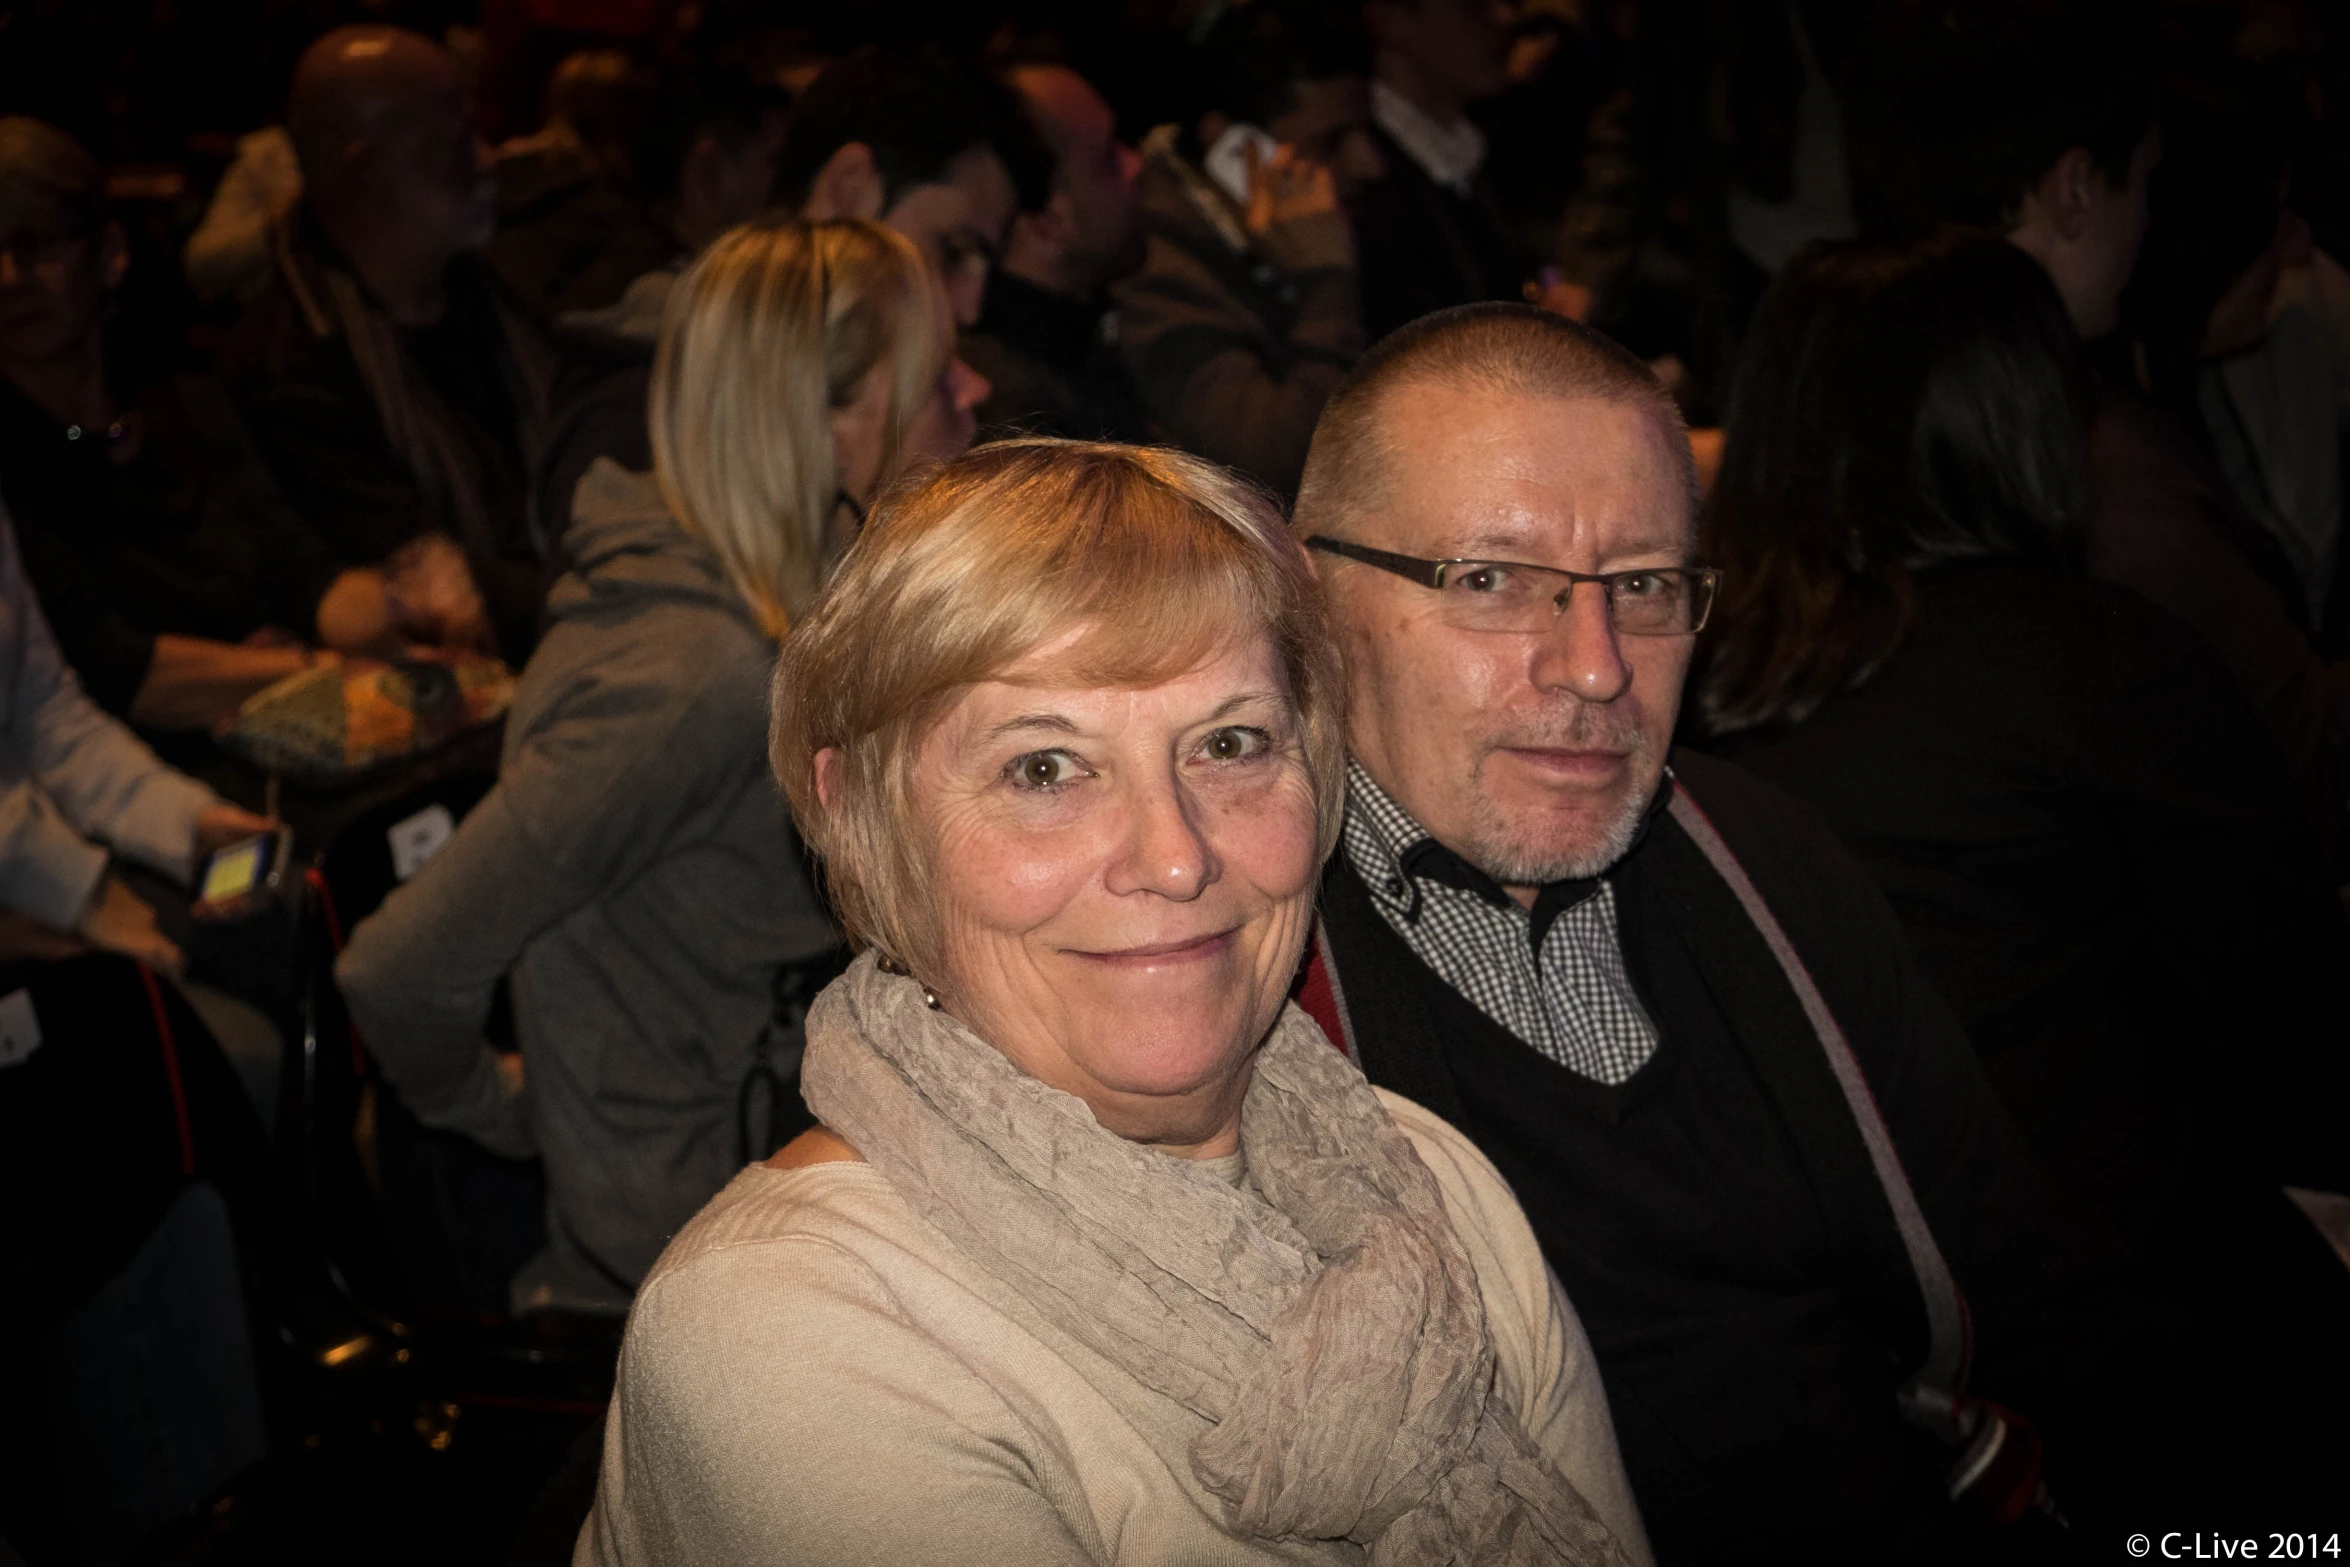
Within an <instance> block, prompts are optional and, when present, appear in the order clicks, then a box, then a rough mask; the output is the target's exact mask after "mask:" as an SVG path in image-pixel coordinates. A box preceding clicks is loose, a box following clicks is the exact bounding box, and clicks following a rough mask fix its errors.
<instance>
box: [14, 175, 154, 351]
mask: <svg viewBox="0 0 2350 1567" xmlns="http://www.w3.org/2000/svg"><path fill="white" fill-rule="evenodd" d="M8 184H9V182H8V181H7V179H6V175H5V171H0V362H13V363H18V364H37V363H41V362H44V361H47V360H52V359H56V358H59V357H61V356H63V355H65V354H69V353H72V352H73V351H74V350H75V349H77V348H79V347H80V346H81V345H82V343H83V342H84V340H85V339H86V338H87V337H88V336H89V334H90V333H91V332H92V331H93V330H94V329H95V328H96V327H97V325H98V318H99V313H100V311H101V310H102V309H103V308H104V307H105V303H106V291H107V290H108V289H109V288H110V287H112V286H113V285H114V284H116V283H119V282H120V281H121V280H122V275H123V273H124V271H125V270H126V269H127V267H128V265H129V258H130V247H129V243H128V242H127V241H126V240H125V239H124V237H123V232H122V228H121V225H119V224H114V223H107V224H94V223H90V222H88V221H86V220H80V221H77V220H76V218H75V217H74V216H73V215H72V214H70V213H67V212H64V211H61V210H59V209H58V207H57V206H56V205H55V204H54V203H51V202H43V201H27V200H15V199H11V198H12V197H13V196H14V194H15V193H14V192H13V191H11V190H10V189H9V188H8Z"/></svg>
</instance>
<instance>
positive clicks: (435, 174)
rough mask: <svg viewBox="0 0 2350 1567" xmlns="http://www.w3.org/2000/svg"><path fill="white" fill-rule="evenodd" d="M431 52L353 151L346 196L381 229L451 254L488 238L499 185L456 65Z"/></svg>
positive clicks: (494, 218) (494, 219) (493, 223)
mask: <svg viewBox="0 0 2350 1567" xmlns="http://www.w3.org/2000/svg"><path fill="white" fill-rule="evenodd" d="M428 47H429V46H428ZM433 52H434V54H435V55H437V56H439V58H438V60H437V61H436V62H434V64H433V65H432V66H431V67H430V72H429V76H428V77H427V79H426V80H425V81H423V82H420V83H419V84H418V85H417V90H416V92H415V96H414V98H413V100H412V101H411V102H410V103H409V104H408V105H406V106H405V107H403V108H402V109H401V110H399V111H397V112H395V113H393V114H391V115H389V116H387V117H386V120H385V123H384V125H383V128H382V130H381V131H380V132H379V133H378V134H377V135H376V136H374V137H371V138H370V139H369V140H368V141H367V142H366V143H365V144H363V145H362V147H361V148H360V149H359V150H358V151H357V152H356V154H355V156H354V160H353V174H354V177H355V182H356V188H355V189H354V191H353V192H352V195H353V197H354V198H355V199H357V200H360V201H364V202H366V203H367V204H368V205H369V206H370V207H371V208H373V209H374V212H375V215H376V220H377V222H378V223H379V224H380V225H381V226H382V227H383V228H384V229H386V230H388V231H390V232H394V233H406V234H409V235H413V236H417V237H418V238H419V239H424V240H429V241H430V245H429V248H433V249H439V250H443V251H445V252H446V253H448V254H450V255H455V254H458V253H460V252H463V251H468V250H478V249H480V248H481V247H482V246H483V245H486V244H488V243H489V240H490V235H491V234H492V232H494V231H495V229H496V227H497V222H498V190H497V186H496V184H495V183H494V182H493V180H492V178H491V172H490V170H491V153H490V148H489V145H488V144H487V143H486V142H484V141H483V140H482V139H481V138H480V137H479V136H477V135H475V134H474V131H473V119H472V113H471V104H470V103H469V101H468V98H467V95H466V93H465V92H464V90H463V88H462V86H461V85H460V83H459V81H458V79H457V73H456V68H455V65H454V63H453V62H451V61H450V60H449V59H448V57H447V55H446V54H445V53H444V52H442V51H440V50H438V49H435V50H434V51H433Z"/></svg>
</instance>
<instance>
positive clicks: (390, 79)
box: [222, 26, 553, 663]
mask: <svg viewBox="0 0 2350 1567" xmlns="http://www.w3.org/2000/svg"><path fill="white" fill-rule="evenodd" d="M286 121H287V128H288V130H289V132H290V133H291V134H292V137H293V142H294V150H295V152H296V153H297V155H298V156H299V157H300V160H301V165H302V180H303V196H302V202H301V205H300V206H299V207H298V208H296V210H295V212H294V214H293V217H292V221H291V222H290V224H289V225H288V232H287V233H286V234H285V235H284V236H283V238H284V241H285V243H284V244H283V245H281V246H280V247H279V248H278V257H277V263H278V264H277V275H276V276H275V277H274V278H273V279H272V280H271V282H270V285H269V287H268V289H267V290H266V291H265V292H264V293H263V294H262V295H261V297H260V298H259V299H257V300H256V301H255V302H254V304H253V306H252V307H251V309H250V310H249V311H248V312H247V314H246V316H245V319H244V320H243V322H241V323H240V325H239V327H238V330H237V333H236V336H235V337H234V338H233V339H232V340H231V342H230V344H229V346H228V349H227V351H226V352H225V354H224V355H223V363H222V370H223V374H224V377H225V378H226V379H227V380H228V381H229V383H230V387H231V390H232V392H233V393H234V394H235V396H236V399H237V401H238V403H239V405H240V408H241V411H242V412H243V414H244V416H245V420H246V423H247V424H248V425H249V426H250V427H251V429H252V433H253V439H254V442H255V444H256V445H258V446H259V447H260V449H261V454H262V457H263V459H264V460H265V461H266V462H267V463H268V465H269V467H270V469H271V471H272V472H273V473H274V474H275V475H276V477H277V480H278V483H279V485H280V486H281V487H282V488H283V489H284V490H285V492H286V497H287V499H289V500H290V501H292V502H293V503H294V506H295V509H296V510H298V511H300V512H301V513H302V514H303V515H304V516H305V517H307V518H308V519H309V520H310V521H311V524H312V525H313V526H314V527H316V528H317V529H318V530H319V532H320V534H321V535H322V536H323V537H324V538H325V540H326V542H327V545H328V548H329V549H330V550H331V551H332V552H333V554H334V555H335V557H336V559H337V561H338V563H339V564H342V565H346V566H368V565H374V564H376V563H378V562H381V561H385V560H387V559H390V560H391V561H392V562H393V563H394V564H395V566H396V567H397V568H398V575H399V577H400V580H401V581H402V582H403V583H405V584H406V585H407V587H406V591H407V593H408V594H409V595H411V596H421V597H423V598H425V599H429V600H431V601H432V604H433V607H434V608H435V609H436V610H437V613H435V614H433V615H432V616H431V617H430V618H433V619H436V620H439V621H442V622H444V623H446V624H447V625H448V626H449V629H450V633H451V640H456V639H457V637H458V635H459V634H460V633H463V632H465V631H468V630H470V631H471V632H472V633H474V634H477V635H479V634H486V633H487V632H491V631H494V632H495V634H496V638H497V641H498V643H499V645H500V647H501V648H502V649H503V651H504V652H505V653H506V654H507V656H508V657H509V658H511V659H513V660H514V661H515V662H517V663H519V662H520V661H521V659H522V658H523V657H524V656H525V655H527V654H528V653H529V651H530V647H531V644H532V643H533V642H534V641H536V640H537V634H538V616H539V608H540V604H541V601H542V600H543V599H544V597H545V590H546V586H547V583H548V581H549V580H550V576H551V569H552V565H553V558H552V550H551V547H550V544H549V540H548V536H547V533H546V530H545V529H544V527H543V526H542V525H541V520H540V519H538V518H537V517H536V516H534V515H533V514H532V511H531V508H530V506H529V502H528V495H529V487H528V485H527V483H526V482H525V481H526V476H527V474H528V473H529V472H530V469H531V466H532V464H533V462H534V461H535V459H536V449H537V447H538V446H539V445H540V443H541V441H542V440H543V431H544V427H545V413H544V405H545V402H546V399H547V397H548V395H549V393H548V388H549V384H550V380H551V376H552V364H551V360H550V358H549V356H548V353H547V350H546V348H545V346H544V344H543V343H542V342H541V341H540V340H539V338H538V336H537V334H536V333H535V332H534V331H533V330H532V329H531V328H530V327H529V326H528V325H527V324H526V323H525V322H524V321H523V320H522V319H521V317H520V315H519V314H518V313H517V312H516V311H515V310H513V309H512V308H510V306H509V304H508V302H507V301H506V299H505V297H504V296H503V294H502V293H501V292H500V291H499V289H498V288H497V286H496V285H495V283H494V282H493V281H492V279H491V278H490V275H489V272H488V269H487V268H486V267H485V266H484V265H483V264H482V263H481V261H480V260H479V258H478V257H477V256H476V255H475V254H474V252H476V251H478V250H479V249H480V248H481V246H482V245H483V244H484V243H485V242H486V241H487V240H488V239H489V237H490V232H491V229H492V227H493V226H494V225H495V222H496V219H497V192H496V189H495V187H494V186H493V185H492V184H491V183H490V174H489V149H488V148H487V147H485V146H483V145H482V143H481V141H480V140H479V138H477V137H476V136H475V135H474V133H473V126H472V120H471V117H470V104H469V100H468V96H467V93H466V91H465V86H464V83H463V81H462V79H461V77H460V74H459V72H458V69H457V64H456V61H455V60H454V59H452V58H451V57H450V55H449V53H448V51H447V50H445V49H443V48H442V47H441V46H440V45H438V44H436V43H434V42H433V41H432V40H431V39H429V38H425V37H422V36H420V35H418V34H416V33H412V32H408V31H406V30H404V29H401V28H397V27H375V26H368V27H343V28H337V29H336V30H335V31H333V32H331V33H328V34H327V35H326V36H325V37H323V38H321V39H320V40H319V41H318V42H317V43H315V44H313V45H311V46H310V48H309V50H308V51H306V52H305V53H304V54H303V56H302V59H301V63H300V64H299V65H298V66H297V67H296V69H295V72H294V83H293V90H292V93H291V96H290V98H289V101H288V105H287V114H286ZM450 541H454V542H455V544H456V545H458V546H461V547H462V554H461V555H460V554H459V552H458V551H457V550H454V549H451V548H449V543H450ZM436 563H438V565H437V566H436ZM468 567H470V574H469V572H468ZM475 581H478V582H479V584H480V593H479V596H476V594H475V591H474V586H473V584H474V582H475ZM484 600H486V603H487V616H486V619H485V618H484V614H483V605H484ZM411 607H415V606H413V605H412V606H411Z"/></svg>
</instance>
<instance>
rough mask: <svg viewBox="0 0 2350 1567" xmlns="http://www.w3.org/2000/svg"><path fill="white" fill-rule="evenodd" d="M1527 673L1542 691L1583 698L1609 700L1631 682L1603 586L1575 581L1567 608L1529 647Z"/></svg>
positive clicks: (1627, 665)
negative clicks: (1531, 661)
mask: <svg viewBox="0 0 2350 1567" xmlns="http://www.w3.org/2000/svg"><path fill="white" fill-rule="evenodd" d="M1529 673H1530V674H1531V675H1532V678H1533V681H1534V684H1535V685H1536V686H1537V687H1538V688H1540V689H1541V690H1544V691H1569V692H1572V693H1574V694H1575V695H1576V696H1579V697H1581V698H1582V699H1583V700H1584V701H1586V702H1612V701H1614V700H1615V699H1616V698H1617V697H1619V696H1622V695H1623V694H1624V691H1625V688H1626V687H1628V686H1630V685H1631V683H1632V666H1631V665H1630V664H1628V663H1626V662H1625V661H1624V648H1623V643H1622V641H1621V639H1620V638H1619V637H1618V636H1617V634H1616V627H1615V621H1614V618H1613V617H1612V616H1611V615H1610V614H1609V612H1608V603H1607V589H1606V588H1605V587H1604V586H1602V585H1601V584H1599V583H1597V582H1578V583H1576V584H1575V588H1574V592H1573V593H1572V594H1571V595H1570V596H1569V597H1568V599H1567V607H1566V610H1565V611H1564V612H1563V613H1562V614H1560V616H1559V618H1558V620H1557V622H1556V623H1555V624H1554V625H1552V626H1551V628H1550V630H1549V631H1548V632H1546V633H1544V634H1543V636H1542V637H1541V638H1540V640H1539V641H1537V642H1536V644H1535V648H1534V664H1533V668H1532V669H1531V671H1529Z"/></svg>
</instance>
